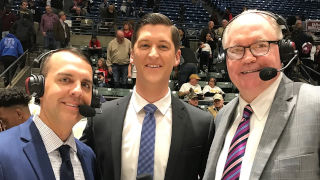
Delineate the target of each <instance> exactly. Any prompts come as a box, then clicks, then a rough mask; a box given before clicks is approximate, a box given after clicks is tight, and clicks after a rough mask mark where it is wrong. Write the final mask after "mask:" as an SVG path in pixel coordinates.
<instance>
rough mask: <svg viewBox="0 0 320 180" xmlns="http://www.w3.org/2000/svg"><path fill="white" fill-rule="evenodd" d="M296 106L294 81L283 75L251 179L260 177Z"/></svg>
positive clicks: (259, 146)
mask: <svg viewBox="0 0 320 180" xmlns="http://www.w3.org/2000/svg"><path fill="white" fill-rule="evenodd" d="M294 106H295V100H293V82H292V81H290V80H289V79H288V78H287V77H285V76H283V78H282V80H281V82H280V85H279V88H278V90H277V93H276V95H275V99H274V101H273V103H272V105H271V109H270V112H269V116H268V118H267V122H266V124H265V127H264V130H263V133H262V136H261V139H260V143H259V145H258V149H257V153H256V155H255V159H254V162H253V165H252V170H251V174H250V179H260V176H261V174H262V172H263V169H264V168H265V166H266V164H267V162H268V159H269V157H270V155H271V153H272V151H273V150H274V147H275V145H276V144H277V142H278V140H279V138H280V136H281V134H282V131H283V130H284V128H285V127H286V124H287V122H288V119H289V116H290V114H291V112H292V109H293V107H294Z"/></svg>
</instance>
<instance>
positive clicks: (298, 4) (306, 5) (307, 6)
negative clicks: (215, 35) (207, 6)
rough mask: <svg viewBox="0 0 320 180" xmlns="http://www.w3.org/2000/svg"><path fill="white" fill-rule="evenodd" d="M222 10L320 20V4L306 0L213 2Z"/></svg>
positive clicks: (223, 0)
mask: <svg viewBox="0 0 320 180" xmlns="http://www.w3.org/2000/svg"><path fill="white" fill-rule="evenodd" d="M212 3H213V4H215V5H216V6H217V7H218V8H219V9H220V10H222V11H224V9H225V8H226V7H230V8H231V12H232V14H233V15H237V14H239V13H241V11H242V7H244V6H245V7H247V8H248V9H259V10H267V11H271V12H273V13H277V14H280V15H282V16H284V17H289V16H296V15H299V16H301V17H304V18H306V19H319V18H320V11H319V9H320V3H319V2H317V1H307V2H306V1H305V0H250V1H248V0H238V1H230V0H228V1H227V0H212Z"/></svg>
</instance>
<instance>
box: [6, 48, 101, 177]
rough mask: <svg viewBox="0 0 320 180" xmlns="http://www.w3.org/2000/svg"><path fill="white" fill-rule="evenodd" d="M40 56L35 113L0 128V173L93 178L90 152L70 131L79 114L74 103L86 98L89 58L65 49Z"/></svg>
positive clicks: (89, 94) (89, 80)
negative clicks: (41, 89)
mask: <svg viewBox="0 0 320 180" xmlns="http://www.w3.org/2000/svg"><path fill="white" fill-rule="evenodd" d="M44 61H45V62H43V61H42V65H41V67H40V74H42V75H43V76H44V78H45V82H43V83H44V84H43V85H42V86H41V85H39V88H40V87H42V88H44V89H43V91H42V92H44V93H43V95H40V94H38V96H41V97H40V106H41V109H40V114H39V115H35V116H31V117H30V118H29V119H28V120H27V121H26V122H25V123H23V124H20V125H19V126H17V127H15V128H11V129H9V130H6V131H5V132H3V133H0V164H1V169H2V172H1V173H0V179H2V180H4V179H6V180H9V179H61V180H62V179H64V180H67V179H75V178H76V179H88V180H94V171H95V167H94V164H95V155H94V152H93V151H92V149H90V148H89V147H88V146H86V145H85V144H83V143H81V142H80V141H78V140H77V139H75V138H74V134H73V133H72V127H73V126H74V125H75V124H76V123H77V122H79V121H80V119H81V118H83V116H82V115H80V113H79V108H78V106H79V105H81V104H85V105H90V103H91V98H92V81H93V80H92V67H91V65H90V62H89V61H88V60H87V59H86V57H85V56H84V55H82V54H81V52H79V51H77V50H66V49H62V50H59V51H56V52H54V53H53V54H49V55H48V57H47V59H45V60H44ZM30 157H32V158H30ZM12 167H15V168H12ZM35 167H37V168H36V169H35Z"/></svg>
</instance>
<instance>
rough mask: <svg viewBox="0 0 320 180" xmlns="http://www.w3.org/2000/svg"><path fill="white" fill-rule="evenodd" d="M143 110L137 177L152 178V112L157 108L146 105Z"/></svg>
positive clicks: (154, 129)
mask: <svg viewBox="0 0 320 180" xmlns="http://www.w3.org/2000/svg"><path fill="white" fill-rule="evenodd" d="M143 109H144V110H145V112H146V115H145V117H144V120H143V123H142V130H141V139H140V149H139V160H138V172H137V176H139V175H142V174H149V175H152V176H153V166H154V142H155V133H156V120H155V117H154V112H155V111H156V110H157V107H156V106H155V105H153V104H147V105H146V106H145V107H144V108H143Z"/></svg>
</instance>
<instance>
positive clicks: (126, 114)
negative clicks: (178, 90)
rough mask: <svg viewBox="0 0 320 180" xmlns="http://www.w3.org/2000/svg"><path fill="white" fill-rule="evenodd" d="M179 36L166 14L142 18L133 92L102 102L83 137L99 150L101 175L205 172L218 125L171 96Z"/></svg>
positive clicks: (169, 178) (193, 179)
mask: <svg viewBox="0 0 320 180" xmlns="http://www.w3.org/2000/svg"><path fill="white" fill-rule="evenodd" d="M179 41H180V40H179V33H178V30H177V28H176V27H175V26H173V24H172V22H171V20H170V19H169V18H168V17H166V16H164V15H162V14H159V13H151V14H147V15H145V16H144V17H143V18H142V19H141V20H140V21H139V23H138V26H137V28H136V29H135V33H134V36H133V38H132V46H133V48H132V52H131V57H132V59H133V63H134V65H135V66H136V68H137V77H136V86H135V87H134V89H133V92H132V94H130V95H128V96H126V97H124V98H120V99H118V100H115V101H109V102H106V103H104V104H102V107H101V109H102V114H97V115H96V116H95V117H94V118H91V119H88V124H87V127H86V129H85V130H84V133H83V136H82V137H81V140H82V141H83V142H85V143H86V144H88V145H89V146H91V147H92V148H93V149H94V151H95V153H96V155H97V160H98V162H97V164H98V167H97V169H98V174H99V176H100V178H101V179H110V180H119V179H121V180H136V179H140V178H143V175H144V174H145V175H146V176H147V177H148V178H149V179H154V180H164V179H166V180H177V179H190V180H197V179H198V177H199V176H200V177H202V173H203V170H204V169H203V168H204V165H205V162H206V159H207V153H208V151H209V149H208V148H209V147H208V145H209V144H210V141H211V140H212V137H213V134H214V129H215V128H214V123H212V122H213V121H212V116H211V115H210V114H209V113H207V112H203V111H201V110H200V109H197V108H195V107H193V106H191V105H189V104H187V103H185V102H183V101H181V100H179V99H178V98H176V97H174V96H171V92H170V89H169V88H168V85H169V78H170V74H171V72H172V69H173V67H175V66H177V65H178V64H179V60H180V49H179ZM151 107H152V109H153V110H154V111H153V112H152V113H150V112H148V110H150V109H151ZM149 118H150V119H149ZM148 122H149V125H150V126H152V128H151V127H150V126H147V123H148ZM146 127H149V128H151V129H148V128H147V129H148V131H145V130H146V129H145V128H146ZM146 132H147V133H146ZM146 137H148V138H147V139H148V140H147V141H143V140H144V139H146ZM145 143H150V144H149V146H147V147H146V146H145ZM144 147H146V149H147V150H148V151H144ZM146 154H148V158H141V157H145V155H146ZM141 167H144V168H141Z"/></svg>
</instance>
